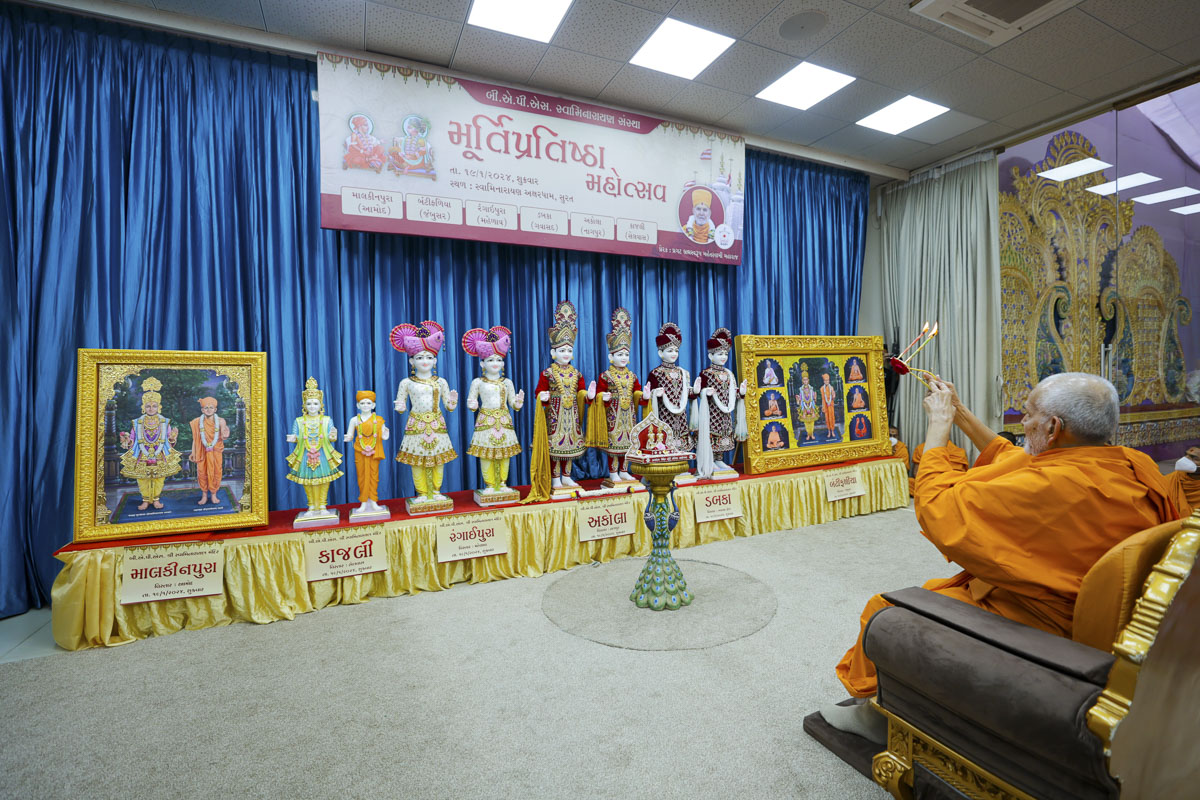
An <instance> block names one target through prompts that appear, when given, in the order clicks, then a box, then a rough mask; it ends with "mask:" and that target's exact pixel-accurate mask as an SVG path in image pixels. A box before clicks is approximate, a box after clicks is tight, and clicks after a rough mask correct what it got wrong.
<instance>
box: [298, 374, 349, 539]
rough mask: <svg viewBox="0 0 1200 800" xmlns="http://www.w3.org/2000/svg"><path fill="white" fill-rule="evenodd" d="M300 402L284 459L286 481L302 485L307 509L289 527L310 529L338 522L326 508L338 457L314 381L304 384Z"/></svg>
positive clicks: (334, 437)
mask: <svg viewBox="0 0 1200 800" xmlns="http://www.w3.org/2000/svg"><path fill="white" fill-rule="evenodd" d="M301 399H302V408H303V411H304V413H303V414H301V415H300V416H299V417H296V420H295V422H293V423H292V432H291V433H289V434H288V437H287V441H288V443H289V444H295V445H296V446H295V448H294V449H293V450H292V452H291V453H290V454H289V455H288V457H287V464H288V474H287V479H288V480H289V481H292V482H293V483H298V484H300V485H301V486H303V487H304V494H305V495H307V497H308V509H307V510H305V511H301V512H300V513H299V514H297V515H296V520H295V522H293V523H292V525H293V527H296V528H311V527H314V526H319V525H328V524H330V523H336V522H337V521H338V518H339V517H338V513H337V512H336V511H333V510H331V509H330V508H329V507H328V502H329V484H331V483H333V482H334V481H335V480H337V479H338V478H340V477H342V474H343V473H342V471H341V469H339V467H341V465H342V454H341V453H339V452H338V451H336V450H334V449H333V443H334V442H336V441H337V428H335V427H333V420H332V419H330V418H329V417H327V416H325V393H324V392H322V391H321V389H320V388H319V387H318V385H317V380H316V378H312V377H310V378H309V379H308V380H307V381H305V384H304V392H303V393H302V394H301Z"/></svg>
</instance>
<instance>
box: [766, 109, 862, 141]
mask: <svg viewBox="0 0 1200 800" xmlns="http://www.w3.org/2000/svg"><path fill="white" fill-rule="evenodd" d="M844 127H846V123H845V122H844V121H843V120H840V119H833V118H831V117H826V116H822V115H821V114H816V113H814V112H812V111H797V112H795V116H793V117H792V118H791V119H789V120H788V121H787V122H785V123H783V124H782V125H780V126H779V127H778V128H775V129H774V130H772V131H771V132H770V133H768V134H767V135H768V136H770V137H771V138H772V139H782V140H784V141H785V142H794V143H796V144H812V143H813V142H815V141H817V140H818V139H822V138H824V137H826V136H828V135H829V134H831V133H833V132H834V131H836V130H841V129H842V128H844Z"/></svg>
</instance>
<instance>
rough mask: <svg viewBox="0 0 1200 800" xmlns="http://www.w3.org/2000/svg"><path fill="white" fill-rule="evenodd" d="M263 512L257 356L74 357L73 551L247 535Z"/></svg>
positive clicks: (118, 353) (132, 353)
mask: <svg viewBox="0 0 1200 800" xmlns="http://www.w3.org/2000/svg"><path fill="white" fill-rule="evenodd" d="M202 401H203V403H202ZM214 401H215V402H214ZM214 405H215V407H216V410H215V412H214V413H212V414H211V415H210V414H208V412H207V409H206V408H204V407H205V406H207V407H211V406H214ZM149 412H153V413H149ZM168 412H170V413H168ZM164 422H165V424H164ZM197 431H199V434H197ZM197 440H198V441H197ZM185 448H186V449H185ZM214 487H215V488H214ZM267 510H268V509H267V354H266V353H234V352H192V351H183V350H90V349H81V350H79V352H78V386H77V390H76V403H75V529H74V532H75V535H74V540H75V541H76V542H95V541H107V540H113V539H136V538H144V537H148V536H167V535H174V534H185V533H191V532H195V531H212V530H224V529H228V528H251V527H255V526H261V525H266V524H267Z"/></svg>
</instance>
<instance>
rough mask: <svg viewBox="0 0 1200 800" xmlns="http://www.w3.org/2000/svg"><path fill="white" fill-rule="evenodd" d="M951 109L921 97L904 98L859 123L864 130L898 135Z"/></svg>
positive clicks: (910, 96)
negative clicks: (871, 129) (870, 129)
mask: <svg viewBox="0 0 1200 800" xmlns="http://www.w3.org/2000/svg"><path fill="white" fill-rule="evenodd" d="M949 110H950V109H948V108H946V107H945V106H939V105H938V104H937V103H931V102H929V101H928V100H922V99H921V98H919V97H913V96H912V95H911V94H910V95H909V96H908V97H902V98H900V99H899V100H897V101H896V102H894V103H892V104H891V105H890V106H886V107H884V108H881V109H879V110H878V111H876V112H875V113H874V114H871V115H870V116H868V117H863V118H862V119H860V120H859V121H858V124H859V125H862V126H863V127H864V128H873V129H874V130H877V131H883V132H884V133H891V134H897V133H900V132H901V131H906V130H908V129H909V128H915V127H916V126H917V125H920V124H921V123H922V122H928V121H929V120H931V119H933V118H934V117H936V116H939V115H940V114H945V113H946V112H947V111H949Z"/></svg>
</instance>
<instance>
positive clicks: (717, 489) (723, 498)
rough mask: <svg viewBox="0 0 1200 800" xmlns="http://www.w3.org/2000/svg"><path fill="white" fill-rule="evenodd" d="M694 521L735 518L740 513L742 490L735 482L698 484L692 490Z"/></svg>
mask: <svg viewBox="0 0 1200 800" xmlns="http://www.w3.org/2000/svg"><path fill="white" fill-rule="evenodd" d="M692 503H694V504H695V506H696V523H697V524H699V523H701V522H716V521H717V520H720V519H735V518H737V517H740V516H741V515H742V491H741V489H739V488H738V486H737V484H736V483H726V484H723V485H717V486H700V487H698V488H696V489H695V490H694V491H693V492H692Z"/></svg>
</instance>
